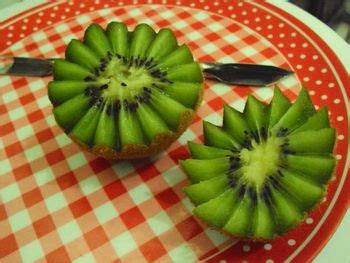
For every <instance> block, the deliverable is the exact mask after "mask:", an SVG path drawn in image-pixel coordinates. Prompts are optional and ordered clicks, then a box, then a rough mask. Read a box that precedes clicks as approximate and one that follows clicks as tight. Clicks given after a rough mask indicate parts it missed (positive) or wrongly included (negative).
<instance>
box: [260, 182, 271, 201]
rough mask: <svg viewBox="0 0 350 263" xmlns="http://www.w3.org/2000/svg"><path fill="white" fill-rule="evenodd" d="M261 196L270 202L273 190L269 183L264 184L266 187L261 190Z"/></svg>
mask: <svg viewBox="0 0 350 263" xmlns="http://www.w3.org/2000/svg"><path fill="white" fill-rule="evenodd" d="M261 197H262V199H263V200H264V201H265V202H266V203H270V197H271V190H270V188H269V187H268V186H267V185H265V186H264V189H263V190H262V192H261Z"/></svg>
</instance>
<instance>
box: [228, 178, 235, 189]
mask: <svg viewBox="0 0 350 263" xmlns="http://www.w3.org/2000/svg"><path fill="white" fill-rule="evenodd" d="M228 185H229V186H230V187H232V188H234V187H235V186H236V185H237V178H236V177H235V176H230V178H229V182H228Z"/></svg>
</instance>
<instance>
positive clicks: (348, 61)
mask: <svg viewBox="0 0 350 263" xmlns="http://www.w3.org/2000/svg"><path fill="white" fill-rule="evenodd" d="M44 2H46V1H43V0H36V1H33V2H25V3H23V2H20V1H19V0H3V1H1V2H0V17H1V20H6V19H7V18H10V17H12V16H14V15H16V14H18V13H21V12H23V11H25V10H27V9H30V8H32V7H34V6H36V5H40V4H42V3H44ZM269 2H271V3H273V4H274V5H276V6H278V7H280V8H282V9H284V10H287V11H288V12H289V13H290V14H291V15H293V16H295V17H297V18H298V19H300V20H302V21H303V22H304V23H305V24H307V25H308V26H309V27H310V28H311V29H313V30H314V31H315V32H322V34H320V37H321V38H322V39H323V40H325V41H326V42H327V43H328V45H329V46H330V47H331V48H332V49H333V51H334V52H335V53H336V54H337V56H338V57H339V59H340V60H341V62H342V63H343V65H344V66H345V68H346V70H347V72H348V73H349V76H350V45H349V44H347V43H346V42H345V41H344V40H343V39H342V38H340V37H339V36H338V35H337V34H336V33H335V32H334V31H333V30H332V29H331V28H329V27H328V26H327V25H325V24H324V23H322V22H321V21H320V20H318V19H317V18H315V17H313V16H312V15H310V14H308V13H307V12H305V11H304V10H302V9H300V8H298V7H296V6H294V5H292V4H290V3H288V2H286V1H281V0H272V1H269ZM347 161H348V162H349V159H348V160H347ZM349 228H350V209H348V211H347V213H346V214H345V216H344V218H343V220H342V222H341V224H340V225H339V227H338V228H337V230H336V232H335V233H334V235H333V236H332V238H331V239H330V240H329V242H328V243H327V244H326V246H325V247H324V248H323V250H322V251H321V252H320V253H319V254H318V255H317V257H316V258H315V259H314V262H316V263H323V262H324V263H326V262H350V259H349V258H348V253H347V249H349V244H350V235H349V234H348V230H349Z"/></svg>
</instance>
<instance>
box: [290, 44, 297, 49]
mask: <svg viewBox="0 0 350 263" xmlns="http://www.w3.org/2000/svg"><path fill="white" fill-rule="evenodd" d="M289 46H290V47H291V48H295V47H296V46H297V45H296V44H295V43H290V45H289Z"/></svg>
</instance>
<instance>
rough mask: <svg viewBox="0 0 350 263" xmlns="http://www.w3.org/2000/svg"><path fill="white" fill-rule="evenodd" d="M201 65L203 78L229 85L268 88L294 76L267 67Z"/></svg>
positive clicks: (279, 69)
mask: <svg viewBox="0 0 350 263" xmlns="http://www.w3.org/2000/svg"><path fill="white" fill-rule="evenodd" d="M201 65H202V68H203V71H204V76H205V78H207V79H215V80H217V81H220V82H223V83H226V84H230V85H242V86H269V85H273V84H275V83H277V82H278V81H280V80H281V79H282V78H285V77H287V76H289V75H291V74H294V72H293V71H290V70H286V69H283V68H279V67H275V66H269V65H258V64H246V63H219V62H202V63H201Z"/></svg>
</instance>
